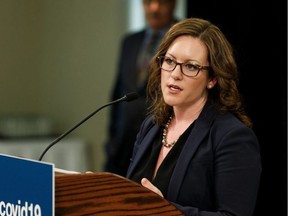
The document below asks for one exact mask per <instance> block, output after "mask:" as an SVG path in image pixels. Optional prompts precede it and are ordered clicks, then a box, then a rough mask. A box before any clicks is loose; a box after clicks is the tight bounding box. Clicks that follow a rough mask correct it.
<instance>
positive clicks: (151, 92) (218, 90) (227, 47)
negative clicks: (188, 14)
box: [147, 18, 252, 127]
mask: <svg viewBox="0 0 288 216" xmlns="http://www.w3.org/2000/svg"><path fill="white" fill-rule="evenodd" d="M182 35H190V36H192V37H194V38H198V39H200V40H201V41H202V42H203V43H204V44H205V45H206V47H207V50H208V61H209V64H210V70H209V76H210V78H216V79H217V83H216V85H215V86H214V87H213V88H212V89H210V90H209V96H208V98H209V100H210V101H211V102H212V103H213V104H214V106H215V107H216V108H217V109H218V110H219V111H220V112H223V113H225V112H232V113H234V114H235V115H236V116H237V117H238V118H239V119H240V120H241V121H242V122H243V123H244V124H246V125H247V126H248V127H252V122H251V120H250V118H249V117H248V116H247V115H246V113H245V111H244V108H243V105H242V98H241V96H240V94H239V91H238V88H237V84H238V69H237V65H236V61H235V57H234V54H233V49H232V46H231V44H230V43H229V41H228V40H227V38H226V37H225V35H224V34H223V33H222V31H221V30H220V29H219V28H218V27H217V26H215V25H214V24H212V23H211V22H209V21H208V20H203V19H199V18H187V19H184V20H182V21H179V22H178V23H176V24H174V25H173V26H172V27H171V28H170V29H169V31H168V32H167V33H166V34H165V36H164V38H163V39H162V41H161V44H160V46H159V48H158V50H157V53H156V54H155V55H154V56H153V58H152V60H151V62H150V75H149V78H148V85H147V96H148V100H149V104H150V107H149V113H150V114H153V116H154V121H155V123H156V124H159V125H164V124H165V123H166V122H167V119H168V117H169V116H170V115H171V114H172V107H171V106H169V105H167V104H166V103H165V102H164V99H163V95H162V91H161V68H160V65H159V61H158V59H157V57H158V56H165V54H166V52H167V50H168V48H169V46H170V45H171V44H172V42H173V41H174V40H175V39H176V38H177V37H179V36H182Z"/></svg>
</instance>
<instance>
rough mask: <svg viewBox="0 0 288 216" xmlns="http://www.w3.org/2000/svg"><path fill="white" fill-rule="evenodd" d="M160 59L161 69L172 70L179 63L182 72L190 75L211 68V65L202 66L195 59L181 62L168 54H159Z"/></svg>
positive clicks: (194, 75)
mask: <svg viewBox="0 0 288 216" xmlns="http://www.w3.org/2000/svg"><path fill="white" fill-rule="evenodd" d="M158 60H159V66H160V68H161V69H163V70H165V71H169V72H172V71H174V70H175V68H176V66H177V65H179V66H180V69H181V72H182V73H183V74H184V75H186V76H188V77H196V76H197V75H198V73H199V72H200V71H201V70H209V69H210V67H209V66H201V65H199V64H197V63H196V62H194V61H187V62H183V63H179V62H177V61H176V60H175V59H173V58H171V57H167V56H159V57H158Z"/></svg>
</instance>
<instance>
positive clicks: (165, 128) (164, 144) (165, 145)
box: [162, 116, 178, 148]
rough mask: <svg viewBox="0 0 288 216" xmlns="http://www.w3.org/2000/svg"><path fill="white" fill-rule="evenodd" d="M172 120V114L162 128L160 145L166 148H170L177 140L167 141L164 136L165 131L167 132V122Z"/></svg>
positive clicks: (165, 134)
mask: <svg viewBox="0 0 288 216" xmlns="http://www.w3.org/2000/svg"><path fill="white" fill-rule="evenodd" d="M171 120H172V116H170V117H169V119H168V121H167V123H166V125H165V127H164V130H163V137H162V145H163V146H164V147H166V148H171V147H172V146H174V145H175V143H176V142H177V140H178V139H176V140H174V141H173V142H172V143H167V140H166V136H167V133H168V127H169V124H170V122H171Z"/></svg>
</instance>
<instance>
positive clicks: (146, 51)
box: [138, 33, 159, 87]
mask: <svg viewBox="0 0 288 216" xmlns="http://www.w3.org/2000/svg"><path fill="white" fill-rule="evenodd" d="M158 41H159V33H153V34H152V35H151V37H150V39H149V40H148V42H147V43H146V45H145V47H144V48H143V50H142V53H141V54H140V59H139V64H138V67H139V70H138V86H140V87H142V86H143V87H144V85H145V84H146V81H147V77H148V72H149V71H148V69H149V62H150V60H151V58H152V57H153V55H154V53H155V51H156V48H157V45H158Z"/></svg>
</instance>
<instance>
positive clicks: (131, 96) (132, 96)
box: [39, 92, 139, 161]
mask: <svg viewBox="0 0 288 216" xmlns="http://www.w3.org/2000/svg"><path fill="white" fill-rule="evenodd" d="M138 97H139V95H138V93H136V92H131V93H128V94H126V95H124V96H123V97H121V98H119V99H117V100H114V101H111V102H109V103H107V104H105V105H103V106H101V107H100V108H98V109H97V110H95V111H94V112H92V113H91V114H90V115H88V116H87V117H85V118H84V119H83V120H82V121H80V122H79V123H78V124H76V125H75V126H74V127H72V128H71V129H69V130H67V131H66V132H65V133H63V134H62V135H61V136H59V137H58V138H56V139H55V140H54V141H53V142H52V143H51V144H50V145H48V146H47V147H46V148H45V150H44V151H43V153H42V154H41V156H40V158H39V161H41V160H42V158H43V156H44V155H45V153H46V152H47V151H48V150H49V149H50V148H51V147H52V146H53V145H55V144H56V143H57V142H59V141H60V140H61V139H63V138H64V137H65V136H67V135H68V134H69V133H71V132H72V131H73V130H75V129H76V128H77V127H79V126H80V125H81V124H83V123H84V122H85V121H87V120H88V119H89V118H91V117H92V116H93V115H95V114H96V113H97V112H99V111H100V110H101V109H103V108H104V107H107V106H110V105H112V104H115V103H119V102H122V101H127V102H129V101H133V100H135V99H137V98H138Z"/></svg>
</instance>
